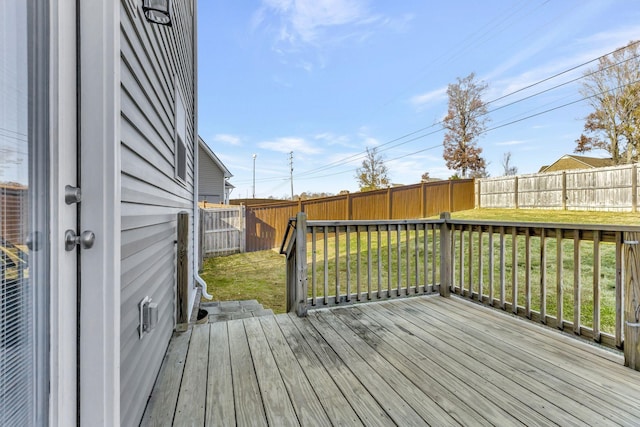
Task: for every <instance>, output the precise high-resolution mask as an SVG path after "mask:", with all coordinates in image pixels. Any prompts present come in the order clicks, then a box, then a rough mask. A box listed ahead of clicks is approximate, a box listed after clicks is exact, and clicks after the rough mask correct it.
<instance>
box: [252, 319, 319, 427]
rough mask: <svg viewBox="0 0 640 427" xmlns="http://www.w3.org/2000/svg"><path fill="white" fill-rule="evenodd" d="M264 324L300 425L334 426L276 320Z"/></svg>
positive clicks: (263, 327)
mask: <svg viewBox="0 0 640 427" xmlns="http://www.w3.org/2000/svg"><path fill="white" fill-rule="evenodd" d="M259 319H260V324H261V326H262V329H263V331H264V334H265V337H266V338H267V341H268V342H269V347H270V349H271V351H272V352H273V359H274V361H275V363H276V365H277V371H278V372H279V373H280V375H282V381H283V383H284V385H285V387H286V388H287V392H288V395H289V398H290V399H291V404H292V405H293V408H294V409H295V412H296V414H297V417H298V421H299V422H300V425H302V426H311V425H315V426H326V427H329V426H331V421H329V417H328V416H327V414H326V412H325V410H324V408H323V407H322V405H321V403H320V399H319V398H318V395H317V394H316V392H315V391H314V387H313V385H312V384H311V383H310V382H309V379H308V377H307V374H308V373H305V371H304V370H303V368H302V367H301V366H300V363H299V362H298V359H297V357H296V355H295V354H294V352H293V351H292V350H291V348H290V347H289V344H288V343H287V341H286V339H285V337H284V336H283V335H282V332H281V331H280V328H279V327H278V325H277V323H276V321H275V318H274V317H271V316H269V317H260V318H259Z"/></svg>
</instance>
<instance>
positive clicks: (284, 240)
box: [280, 217, 296, 255]
mask: <svg viewBox="0 0 640 427" xmlns="http://www.w3.org/2000/svg"><path fill="white" fill-rule="evenodd" d="M295 223H296V218H295V217H292V218H289V222H288V223H287V229H286V230H285V232H284V237H283V238H282V244H280V255H287V253H288V251H285V250H284V247H285V244H286V243H287V238H288V237H289V231H291V230H295V228H296V226H295ZM293 236H295V234H292V235H291V237H293Z"/></svg>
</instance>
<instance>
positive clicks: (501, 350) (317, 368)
mask: <svg viewBox="0 0 640 427" xmlns="http://www.w3.org/2000/svg"><path fill="white" fill-rule="evenodd" d="M622 363H623V358H622V356H621V354H619V353H616V352H612V351H609V350H604V349H602V348H600V347H597V346H595V345H591V344H589V343H586V342H584V341H580V340H578V339H576V338H573V337H570V336H568V335H565V334H562V333H560V332H557V331H554V330H550V329H548V328H545V327H542V326H539V325H536V324H533V323H530V322H527V321H525V320H522V319H520V318H516V317H513V316H511V315H509V314H507V313H504V312H501V311H499V310H494V309H490V308H487V307H482V306H480V305H478V304H474V303H471V302H468V301H465V300H462V299H460V298H457V297H451V298H442V297H440V296H428V297H415V298H408V299H402V300H395V301H387V302H378V303H371V304H363V305H357V306H351V307H347V308H334V309H330V310H316V311H310V312H309V316H308V317H307V318H298V317H295V316H292V315H277V316H267V317H261V318H250V319H243V320H232V321H229V322H226V323H224V322H222V323H212V324H207V325H202V326H200V325H198V326H194V327H193V328H192V329H190V330H189V331H188V332H185V333H183V334H181V335H176V336H175V337H174V338H173V339H172V342H171V344H170V346H169V349H168V351H167V355H166V356H165V361H164V364H163V367H162V369H161V372H160V375H159V377H158V380H157V382H156V386H155V388H154V391H153V394H152V395H151V397H150V399H149V404H148V407H147V411H146V413H145V415H144V418H143V421H142V425H152V426H161V425H176V426H185V425H189V426H191V425H198V426H205V425H206V426H214V425H240V426H259V425H271V426H287V425H324V426H330V425H348V426H352V425H367V426H369V425H403V426H404V425H412V426H413V425H437V426H444V425H465V426H466V425H474V426H475V425H496V426H507V425H561V426H571V425H576V426H578V425H628V426H637V425H638V424H639V423H640V372H636V371H633V370H631V369H629V368H625V367H624V366H622Z"/></svg>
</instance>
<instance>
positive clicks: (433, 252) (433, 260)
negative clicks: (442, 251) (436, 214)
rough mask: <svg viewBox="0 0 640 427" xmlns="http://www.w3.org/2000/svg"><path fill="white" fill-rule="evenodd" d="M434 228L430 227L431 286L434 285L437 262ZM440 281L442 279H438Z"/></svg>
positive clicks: (433, 226)
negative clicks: (431, 247)
mask: <svg viewBox="0 0 640 427" xmlns="http://www.w3.org/2000/svg"><path fill="white" fill-rule="evenodd" d="M436 240H437V239H436V226H435V225H432V226H431V245H432V246H433V249H432V250H431V275H432V277H431V279H432V281H431V284H432V285H433V286H435V285H436V260H437V258H436V257H437V255H436V254H437V252H436V250H437V248H436ZM440 280H442V279H440Z"/></svg>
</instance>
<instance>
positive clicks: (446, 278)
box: [440, 212, 453, 297]
mask: <svg viewBox="0 0 640 427" xmlns="http://www.w3.org/2000/svg"><path fill="white" fill-rule="evenodd" d="M440 219H444V222H443V223H442V224H440V296H443V297H448V296H449V295H450V293H451V263H452V262H453V261H452V259H451V228H450V227H451V225H450V224H449V223H448V222H447V221H448V220H450V219H451V214H450V213H449V212H443V213H441V214H440Z"/></svg>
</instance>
